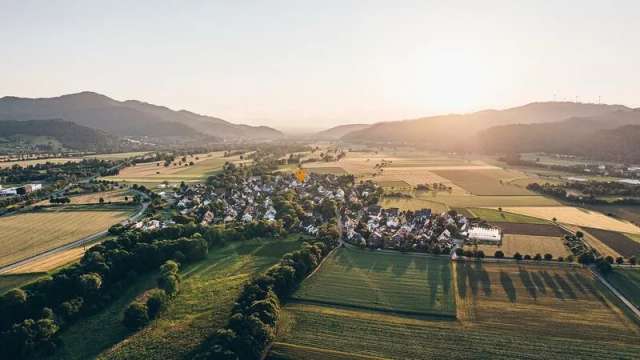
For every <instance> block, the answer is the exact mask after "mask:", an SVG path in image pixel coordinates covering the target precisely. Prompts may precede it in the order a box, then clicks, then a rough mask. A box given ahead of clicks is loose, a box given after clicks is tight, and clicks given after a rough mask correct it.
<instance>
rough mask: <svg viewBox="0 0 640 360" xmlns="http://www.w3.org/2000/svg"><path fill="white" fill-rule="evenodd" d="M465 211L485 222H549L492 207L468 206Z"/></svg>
mask: <svg viewBox="0 0 640 360" xmlns="http://www.w3.org/2000/svg"><path fill="white" fill-rule="evenodd" d="M467 211H469V212H470V213H471V215H472V216H474V217H478V218H480V219H482V220H485V221H487V222H510V223H521V224H549V221H547V220H542V219H538V218H534V217H531V216H526V215H520V214H515V213H510V212H506V211H498V210H494V209H484V208H468V209H467Z"/></svg>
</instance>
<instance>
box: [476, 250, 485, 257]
mask: <svg viewBox="0 0 640 360" xmlns="http://www.w3.org/2000/svg"><path fill="white" fill-rule="evenodd" d="M474 255H475V257H477V258H478V259H483V258H484V251H482V250H478V251H476V252H475V253H474Z"/></svg>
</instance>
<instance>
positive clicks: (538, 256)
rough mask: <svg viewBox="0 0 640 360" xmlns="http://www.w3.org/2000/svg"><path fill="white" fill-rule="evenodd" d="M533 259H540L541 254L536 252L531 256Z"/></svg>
mask: <svg viewBox="0 0 640 360" xmlns="http://www.w3.org/2000/svg"><path fill="white" fill-rule="evenodd" d="M533 260H538V261H540V260H542V255H540V254H539V253H538V254H535V255H534V256H533Z"/></svg>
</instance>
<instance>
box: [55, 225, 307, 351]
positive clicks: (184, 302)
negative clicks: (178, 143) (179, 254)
mask: <svg viewBox="0 0 640 360" xmlns="http://www.w3.org/2000/svg"><path fill="white" fill-rule="evenodd" d="M298 239H299V236H297V235H296V236H290V237H287V238H285V239H281V240H261V239H254V240H248V241H243V242H237V243H232V244H229V245H226V246H224V247H219V248H212V249H209V255H208V257H207V258H206V259H205V260H203V261H199V262H197V263H194V264H191V265H189V266H187V267H185V268H184V269H182V270H181V272H180V273H181V276H182V282H181V284H180V292H179V293H178V295H177V296H176V298H175V299H174V300H173V301H172V302H171V304H170V306H169V308H168V309H167V310H166V311H165V312H164V313H162V314H161V315H160V317H159V318H158V319H157V320H155V321H153V322H152V323H151V324H150V325H149V326H147V327H146V328H144V329H142V330H141V331H139V332H137V333H134V334H131V336H129V337H127V338H125V336H123V335H125V334H122V335H118V334H121V333H122V330H123V329H124V326H123V325H122V324H121V323H120V320H121V319H122V311H123V310H124V307H126V303H125V304H123V306H121V307H120V308H119V309H118V310H117V311H115V310H114V311H112V312H113V313H114V315H112V316H113V317H114V318H115V319H117V321H118V322H117V323H113V324H111V325H110V326H109V327H106V328H104V329H102V330H100V331H101V332H104V333H107V334H109V333H113V334H114V335H117V336H110V337H109V336H107V337H106V338H104V339H102V340H101V339H98V341H96V342H92V343H91V344H88V343H87V341H86V340H84V339H83V338H82V337H81V334H82V333H84V332H88V331H91V326H95V325H97V324H96V323H95V319H94V320H91V321H90V323H88V324H87V326H84V325H82V324H81V325H80V326H74V327H72V329H73V330H72V332H71V333H66V334H65V335H63V336H64V337H63V340H64V342H65V346H66V347H67V348H69V349H70V350H69V351H68V352H69V353H72V354H79V355H78V356H77V357H76V358H78V359H81V358H86V357H93V356H96V355H98V354H99V353H100V354H99V355H98V356H97V358H98V359H189V358H190V357H191V355H190V353H191V352H192V351H193V350H195V349H196V348H197V346H198V345H200V344H201V343H202V342H203V341H204V340H205V339H206V338H207V337H208V336H209V335H210V334H211V333H212V332H213V331H215V330H216V329H217V328H219V327H222V326H224V325H225V324H226V322H227V320H228V318H229V315H230V311H231V308H232V306H233V302H234V300H235V299H236V297H237V295H238V294H239V292H240V290H241V289H242V286H243V285H244V284H245V283H246V282H247V281H248V280H249V279H251V278H252V277H253V276H255V275H256V274H259V273H261V272H263V271H264V270H266V269H267V268H268V267H270V266H272V265H273V264H275V263H277V262H278V261H279V260H280V258H281V257H282V255H284V254H285V253H287V252H290V251H293V250H296V249H298V248H300V246H301V243H300V242H299V241H298ZM142 288H144V287H142ZM85 348H86V349H85ZM83 349H85V350H83Z"/></svg>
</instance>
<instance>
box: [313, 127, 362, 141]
mask: <svg viewBox="0 0 640 360" xmlns="http://www.w3.org/2000/svg"><path fill="white" fill-rule="evenodd" d="M369 126H371V124H347V125H339V126H334V127H332V128H330V129H327V130H323V131H320V132H317V133H316V134H314V136H313V137H314V138H315V139H318V140H337V139H340V138H341V137H343V136H345V135H347V134H348V133H351V132H354V131H358V130H363V129H366V128H368V127H369Z"/></svg>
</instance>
